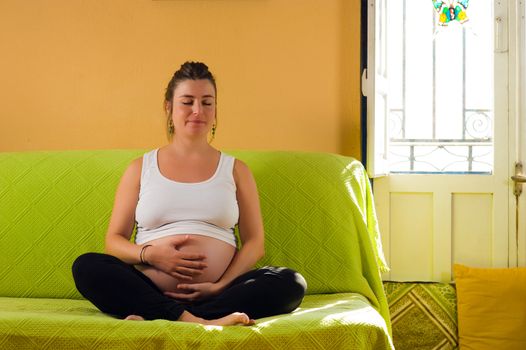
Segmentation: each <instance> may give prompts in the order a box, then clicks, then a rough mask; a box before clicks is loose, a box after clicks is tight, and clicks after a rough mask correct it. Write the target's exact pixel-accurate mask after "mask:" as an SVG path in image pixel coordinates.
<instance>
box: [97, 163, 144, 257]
mask: <svg viewBox="0 0 526 350" xmlns="http://www.w3.org/2000/svg"><path fill="white" fill-rule="evenodd" d="M141 168H142V157H141V158H138V159H135V160H134V161H132V162H131V164H130V165H129V166H128V168H127V169H126V171H125V172H124V174H123V175H122V178H121V181H120V183H119V186H118V187H117V191H116V193H115V202H114V204H113V211H112V212H111V219H110V224H109V226H108V231H107V232H106V246H105V252H106V253H107V254H111V255H113V256H116V257H117V258H119V259H121V260H122V261H124V262H125V263H127V264H133V265H137V264H140V263H141V261H140V256H139V255H140V252H141V248H142V246H139V245H136V244H134V243H132V242H130V237H131V235H132V233H133V227H134V225H135V208H136V206H137V202H138V200H139V189H140V181H141Z"/></svg>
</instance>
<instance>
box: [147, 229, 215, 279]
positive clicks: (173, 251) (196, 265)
mask: <svg viewBox="0 0 526 350" xmlns="http://www.w3.org/2000/svg"><path fill="white" fill-rule="evenodd" d="M187 240H188V235H185V236H180V235H178V236H174V237H172V238H170V239H169V240H167V241H166V242H164V244H162V245H153V246H151V247H148V248H146V250H145V252H144V257H145V260H146V261H147V262H148V264H150V265H152V266H154V267H156V268H157V269H159V270H161V271H163V272H165V273H167V274H169V275H171V276H173V277H175V278H177V279H179V280H186V281H191V280H192V278H193V277H194V276H198V275H201V274H202V273H203V270H204V269H205V268H206V267H207V266H208V265H207V264H206V263H205V262H204V261H203V260H204V259H205V258H206V256H205V255H204V254H201V253H187V252H181V251H180V250H179V249H178V248H179V247H180V246H181V245H183V244H184V243H185V242H186V241H187Z"/></svg>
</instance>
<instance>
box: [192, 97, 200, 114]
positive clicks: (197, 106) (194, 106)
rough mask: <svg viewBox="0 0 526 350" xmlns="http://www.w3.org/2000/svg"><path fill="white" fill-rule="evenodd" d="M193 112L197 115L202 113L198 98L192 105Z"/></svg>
mask: <svg viewBox="0 0 526 350" xmlns="http://www.w3.org/2000/svg"><path fill="white" fill-rule="evenodd" d="M192 113H193V114H197V115H199V113H201V106H200V105H199V102H197V100H196V101H195V102H194V104H193V105H192Z"/></svg>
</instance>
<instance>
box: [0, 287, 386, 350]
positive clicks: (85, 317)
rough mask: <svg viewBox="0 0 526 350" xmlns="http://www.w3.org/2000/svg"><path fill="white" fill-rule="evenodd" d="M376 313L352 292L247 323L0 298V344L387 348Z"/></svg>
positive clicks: (311, 297) (21, 346)
mask: <svg viewBox="0 0 526 350" xmlns="http://www.w3.org/2000/svg"><path fill="white" fill-rule="evenodd" d="M386 332H387V329H386V326H385V322H384V320H383V319H382V317H381V316H380V315H379V314H378V313H377V312H376V311H375V310H374V309H373V308H371V306H370V305H369V303H368V302H367V300H366V299H365V298H364V297H363V296H361V295H358V294H327V295H309V296H307V297H306V298H305V300H304V302H303V303H302V305H301V307H300V308H299V309H297V310H296V311H294V312H293V313H292V314H289V315H281V316H275V317H268V318H262V319H259V320H258V321H257V324H256V325H255V326H252V327H242V326H234V327H224V328H223V327H217V326H202V325H198V324H191V323H184V322H170V321H165V320H156V321H145V322H133V321H123V320H117V319H114V318H111V317H109V316H106V315H104V314H102V313H100V312H99V311H97V309H96V308H95V307H94V306H92V305H91V304H90V303H89V302H87V301H85V300H67V299H24V298H0V334H1V336H0V349H5V350H7V349H13V350H14V349H17V350H18V349H34V348H39V349H49V350H53V349H114V350H118V349H161V348H162V349H196V348H200V349H225V350H226V349H378V350H381V349H392V346H391V344H390V340H389V338H388V337H386V336H385V334H386Z"/></svg>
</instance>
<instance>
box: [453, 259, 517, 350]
mask: <svg viewBox="0 0 526 350" xmlns="http://www.w3.org/2000/svg"><path fill="white" fill-rule="evenodd" d="M454 273H455V282H456V286H457V303H458V332H459V341H460V348H461V349H466V350H469V349H476V350H484V349H524V348H525V344H526V332H524V329H525V328H526V268H472V267H467V266H464V265H458V264H457V265H455V266H454Z"/></svg>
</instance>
